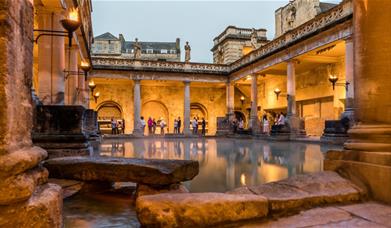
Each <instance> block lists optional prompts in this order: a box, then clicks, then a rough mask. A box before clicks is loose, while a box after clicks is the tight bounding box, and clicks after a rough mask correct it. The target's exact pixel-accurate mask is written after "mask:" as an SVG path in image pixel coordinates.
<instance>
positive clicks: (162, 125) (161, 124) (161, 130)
mask: <svg viewBox="0 0 391 228" xmlns="http://www.w3.org/2000/svg"><path fill="white" fill-rule="evenodd" d="M165 127H166V122H165V121H164V119H163V118H162V119H161V120H160V134H161V135H164V128H165Z"/></svg>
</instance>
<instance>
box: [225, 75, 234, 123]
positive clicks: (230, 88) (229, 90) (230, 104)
mask: <svg viewBox="0 0 391 228" xmlns="http://www.w3.org/2000/svg"><path fill="white" fill-rule="evenodd" d="M234 98H235V86H234V84H233V83H231V82H227V83H226V102H227V116H228V118H229V120H230V121H232V120H233V118H234V117H235V114H234V106H235V99H234Z"/></svg>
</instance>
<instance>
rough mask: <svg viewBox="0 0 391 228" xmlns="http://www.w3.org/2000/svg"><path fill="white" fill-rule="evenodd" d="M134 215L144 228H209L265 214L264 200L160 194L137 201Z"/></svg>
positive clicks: (257, 217)
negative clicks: (135, 214)
mask: <svg viewBox="0 0 391 228" xmlns="http://www.w3.org/2000/svg"><path fill="white" fill-rule="evenodd" d="M136 212H137V217H138V219H139V221H140V223H141V224H142V225H144V226H146V227H210V226H215V225H220V224H225V223H233V222H239V221H243V220H249V219H260V218H263V217H265V216H266V215H267V214H268V202H267V199H266V198H264V197H262V196H256V195H233V194H225V193H177V194H172V193H163V194H158V195H149V196H142V197H139V198H138V199H137V201H136Z"/></svg>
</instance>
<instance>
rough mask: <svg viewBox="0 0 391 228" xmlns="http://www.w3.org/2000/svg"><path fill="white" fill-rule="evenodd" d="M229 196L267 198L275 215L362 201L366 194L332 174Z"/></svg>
mask: <svg viewBox="0 0 391 228" xmlns="http://www.w3.org/2000/svg"><path fill="white" fill-rule="evenodd" d="M228 193H230V194H238V193H239V194H243V193H252V194H255V195H261V196H264V197H266V198H267V199H268V201H269V210H270V211H271V212H274V213H286V212H292V211H297V210H301V209H302V208H311V207H315V206H320V205H324V204H331V203H346V202H354V201H359V200H361V199H362V197H363V196H365V194H366V193H365V191H364V190H362V189H360V188H359V187H357V186H356V185H354V184H353V183H351V182H350V181H348V180H346V179H344V178H342V177H340V176H339V175H338V174H337V173H335V172H330V171H328V172H319V173H314V174H305V175H298V176H295V177H291V178H288V179H285V180H281V181H277V182H271V183H267V184H263V185H259V186H249V187H241V188H238V189H234V190H232V191H229V192H228Z"/></svg>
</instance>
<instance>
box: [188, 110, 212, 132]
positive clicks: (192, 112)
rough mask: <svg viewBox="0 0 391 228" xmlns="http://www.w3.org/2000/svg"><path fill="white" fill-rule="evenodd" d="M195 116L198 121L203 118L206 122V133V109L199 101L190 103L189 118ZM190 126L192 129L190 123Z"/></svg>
mask: <svg viewBox="0 0 391 228" xmlns="http://www.w3.org/2000/svg"><path fill="white" fill-rule="evenodd" d="M194 118H197V119H198V120H199V121H201V120H202V118H205V122H206V128H205V130H206V133H208V111H207V109H206V108H205V106H203V105H202V104H200V103H191V104H190V120H192V119H194ZM200 124H201V123H200V122H199V127H200ZM190 128H191V129H192V128H193V127H192V126H191V125H190Z"/></svg>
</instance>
